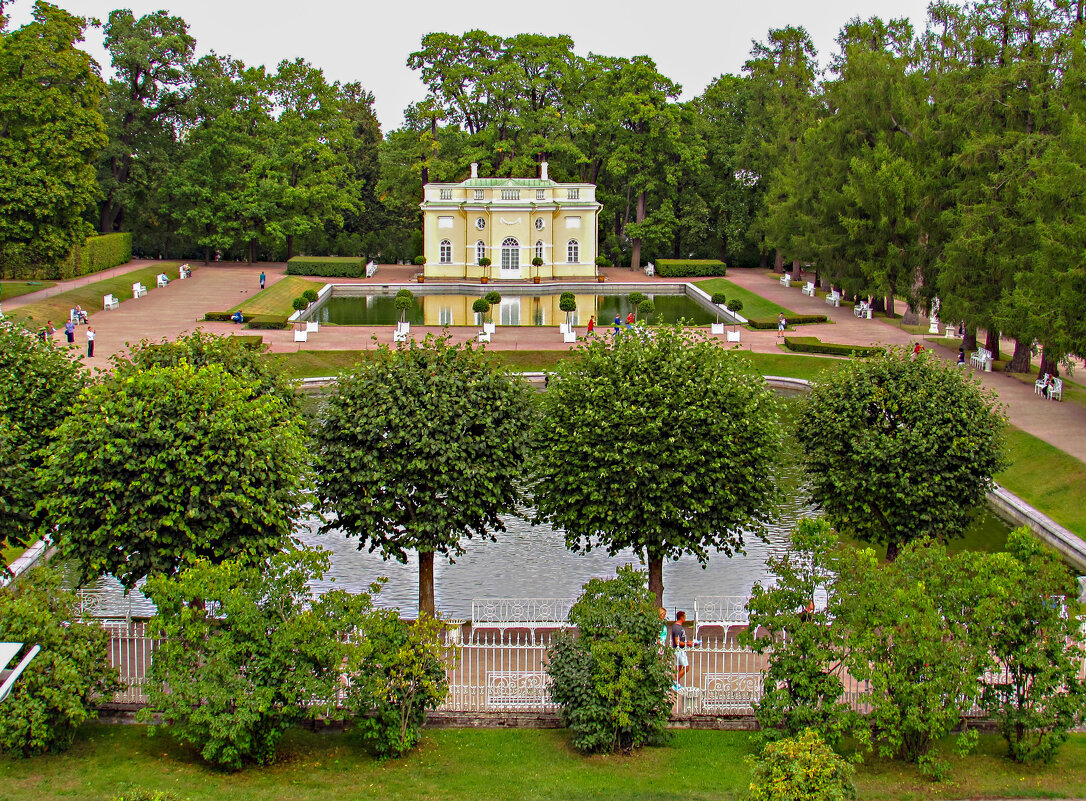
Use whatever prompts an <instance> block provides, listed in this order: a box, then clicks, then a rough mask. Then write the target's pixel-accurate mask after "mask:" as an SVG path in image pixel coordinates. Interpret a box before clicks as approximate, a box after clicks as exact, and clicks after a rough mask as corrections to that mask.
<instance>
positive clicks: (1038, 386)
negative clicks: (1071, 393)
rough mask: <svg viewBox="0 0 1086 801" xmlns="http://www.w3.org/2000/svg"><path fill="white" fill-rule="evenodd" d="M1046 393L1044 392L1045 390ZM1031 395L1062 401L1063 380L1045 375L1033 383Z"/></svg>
mask: <svg viewBox="0 0 1086 801" xmlns="http://www.w3.org/2000/svg"><path fill="white" fill-rule="evenodd" d="M1046 388H1047V389H1048V392H1045V389H1046ZM1033 394H1034V395H1044V396H1045V397H1046V398H1048V400H1058V401H1062V400H1063V379H1062V378H1053V377H1052V376H1050V375H1048V374H1047V373H1046V374H1045V376H1044V377H1043V378H1040V379H1038V380H1037V381H1034V382H1033Z"/></svg>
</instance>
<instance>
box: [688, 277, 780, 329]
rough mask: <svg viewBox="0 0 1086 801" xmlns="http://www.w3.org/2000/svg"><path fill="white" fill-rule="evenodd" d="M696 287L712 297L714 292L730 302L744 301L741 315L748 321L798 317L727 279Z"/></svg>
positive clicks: (718, 279) (712, 280)
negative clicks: (780, 316)
mask: <svg viewBox="0 0 1086 801" xmlns="http://www.w3.org/2000/svg"><path fill="white" fill-rule="evenodd" d="M694 286H696V287H697V288H698V289H702V290H704V291H705V292H708V293H709V294H710V295H712V294H713V293H714V292H723V293H724V296H725V297H726V298H727V299H728V300H734V299H739V300H741V301H743V308H742V309H741V310H740V312H739V313H740V314H741V315H743V316H744V317H746V318H747V319H748V320H758V321H759V322H762V321H775V320H776V319H777V317H778V316H779V315H781V314H783V315H784V316H785V317H795V316H796V312H794V311H792V310H791V309H786V308H784V306H778V305H777V304H776V303H774V302H773V301H770V300H766V299H765V298H763V297H762V296H761V295H756V294H755V293H753V292H751V291H750V290H749V289H743V287H741V286H738V285H737V284H733V283H732V282H731V281H729V280H728V279H727V278H710V279H708V280H706V281H698V282H696V283H695V284H694Z"/></svg>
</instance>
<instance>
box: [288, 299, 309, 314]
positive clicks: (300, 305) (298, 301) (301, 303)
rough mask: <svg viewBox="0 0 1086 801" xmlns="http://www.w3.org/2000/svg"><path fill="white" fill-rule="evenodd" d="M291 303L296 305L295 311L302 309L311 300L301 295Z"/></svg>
mask: <svg viewBox="0 0 1086 801" xmlns="http://www.w3.org/2000/svg"><path fill="white" fill-rule="evenodd" d="M290 305H291V306H293V307H294V310H295V311H301V310H302V309H304V308H305V307H306V306H308V305H309V301H308V300H306V299H305V298H303V297H301V296H299V297H296V298H295V299H294V300H292V301H291V302H290Z"/></svg>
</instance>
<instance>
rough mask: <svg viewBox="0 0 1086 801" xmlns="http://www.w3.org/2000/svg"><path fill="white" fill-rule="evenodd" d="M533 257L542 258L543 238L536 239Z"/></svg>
mask: <svg viewBox="0 0 1086 801" xmlns="http://www.w3.org/2000/svg"><path fill="white" fill-rule="evenodd" d="M535 257H536V258H537V259H542V258H543V240H542V239H537V240H536V243H535Z"/></svg>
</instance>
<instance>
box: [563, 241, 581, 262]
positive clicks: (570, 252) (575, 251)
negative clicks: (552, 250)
mask: <svg viewBox="0 0 1086 801" xmlns="http://www.w3.org/2000/svg"><path fill="white" fill-rule="evenodd" d="M566 261H567V262H569V263H570V264H577V263H579V262H580V261H581V246H580V244H578V242H577V240H576V239H571V240H569V243H568V244H567V245H566Z"/></svg>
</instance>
